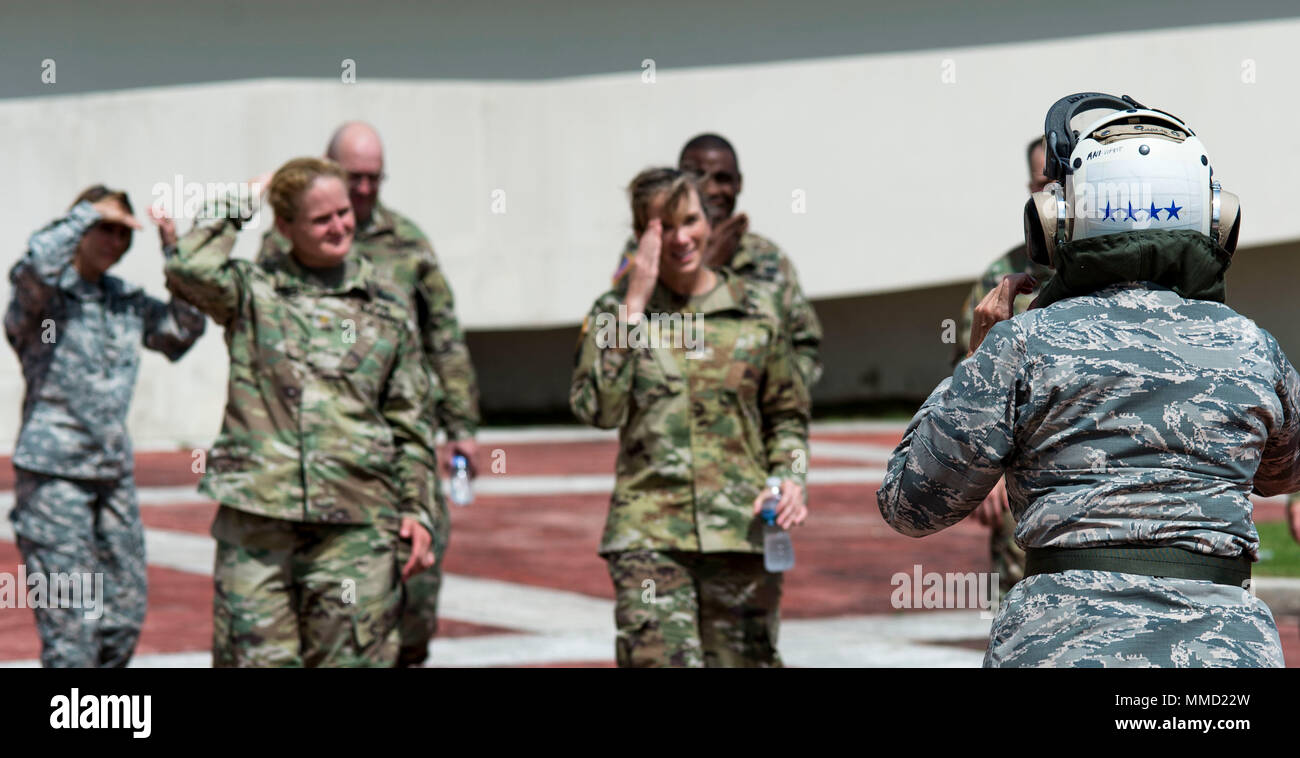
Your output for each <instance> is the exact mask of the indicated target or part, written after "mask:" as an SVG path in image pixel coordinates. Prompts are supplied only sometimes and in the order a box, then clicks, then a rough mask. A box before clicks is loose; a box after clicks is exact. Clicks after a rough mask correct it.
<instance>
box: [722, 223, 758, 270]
mask: <svg viewBox="0 0 1300 758" xmlns="http://www.w3.org/2000/svg"><path fill="white" fill-rule="evenodd" d="M761 242H762V238H761V237H759V236H758V235H757V234H754V233H753V232H749V231H747V232H745V233H744V234H742V235H740V245H739V247H737V248H736V253H735V255H733V256H731V262H730V263H729V264H727V268H730V269H731V270H733V271H741V270H743V269H744V268H745V267H746V266H752V265H754V263H755V260H754V254H755V251H756V250H757V249H758V246H759V245H760V244H761Z"/></svg>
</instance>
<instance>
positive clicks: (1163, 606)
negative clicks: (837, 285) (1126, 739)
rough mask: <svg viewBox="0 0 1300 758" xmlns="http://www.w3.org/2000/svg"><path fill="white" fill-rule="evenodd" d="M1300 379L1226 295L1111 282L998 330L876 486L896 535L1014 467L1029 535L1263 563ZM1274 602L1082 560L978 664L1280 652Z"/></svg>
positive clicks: (913, 531)
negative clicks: (1260, 529) (1264, 502)
mask: <svg viewBox="0 0 1300 758" xmlns="http://www.w3.org/2000/svg"><path fill="white" fill-rule="evenodd" d="M1297 402H1300V378H1298V377H1297V375H1296V370H1295V369H1294V368H1293V367H1292V366H1291V364H1290V362H1288V360H1287V358H1286V356H1285V355H1284V354H1283V353H1282V350H1281V348H1280V347H1279V346H1278V344H1277V342H1276V341H1275V340H1274V339H1273V337H1272V336H1271V335H1269V334H1268V333H1267V332H1265V331H1264V330H1263V329H1260V328H1259V327H1258V326H1256V325H1255V323H1254V322H1253V321H1251V320H1250V319H1247V318H1245V317H1243V316H1241V315H1238V314H1237V313H1236V312H1234V311H1233V310H1232V309H1231V308H1228V307H1227V306H1226V305H1223V304H1220V303H1216V302H1211V301H1208V300H1193V299H1186V298H1183V297H1182V296H1180V295H1178V294H1176V293H1175V292H1173V291H1172V290H1169V289H1166V288H1163V287H1160V286H1158V285H1154V284H1150V283H1126V284H1116V285H1112V286H1109V287H1106V288H1103V289H1101V290H1099V291H1097V292H1095V293H1093V294H1091V295H1087V296H1083V297H1071V298H1068V299H1064V300H1060V301H1058V302H1055V303H1053V304H1052V305H1049V306H1048V307H1046V308H1042V309H1038V310H1031V311H1029V312H1027V313H1024V314H1022V315H1019V316H1016V317H1014V318H1012V319H1010V320H1008V321H1004V322H1001V323H999V324H997V325H996V326H994V327H993V328H992V329H991V330H990V331H989V333H988V335H987V336H986V338H985V340H984V342H983V344H981V345H980V347H979V349H978V350H977V351H976V353H975V354H974V355H973V356H971V357H970V358H968V359H966V360H964V361H962V362H961V363H960V364H959V365H958V366H957V369H956V371H955V373H954V374H953V376H952V377H951V378H949V379H945V380H944V381H943V382H942V383H940V384H939V386H938V387H937V388H936V389H935V390H934V392H933V393H932V394H931V395H930V397H929V399H927V400H926V401H925V403H924V405H923V406H922V407H921V410H920V411H918V412H917V414H916V417H915V418H913V419H912V422H911V424H910V425H909V426H908V428H907V431H906V433H905V434H904V436H903V440H902V442H901V443H900V444H899V446H898V448H897V449H896V450H895V451H894V454H893V457H892V458H891V459H890V461H889V465H888V469H887V473H886V476H885V480H884V482H883V484H882V486H881V488H880V490H879V491H878V492H877V499H878V502H879V506H880V511H881V513H882V515H883V516H884V518H885V520H886V521H887V522H889V524H890V525H891V526H893V527H894V528H895V529H896V530H898V531H899V532H902V533H903V534H907V535H911V536H921V535H925V534H930V533H933V532H936V531H938V530H940V529H943V528H945V527H948V526H951V525H953V524H955V523H957V522H958V521H960V520H961V519H962V518H964V517H965V516H966V515H967V514H969V513H970V512H971V511H973V510H974V509H975V508H976V507H977V506H978V505H979V504H980V502H981V501H982V500H983V499H984V497H985V495H987V494H988V492H989V491H990V490H991V489H992V488H993V486H994V485H995V484H996V483H997V480H998V479H999V478H1000V477H1002V476H1003V474H1004V473H1005V474H1006V479H1007V494H1008V499H1009V501H1010V506H1011V510H1012V513H1013V514H1014V515H1015V517H1016V519H1017V521H1018V522H1019V526H1018V527H1017V530H1016V542H1017V543H1019V544H1020V545H1021V546H1022V547H1025V548H1034V547H1092V546H1103V545H1132V544H1143V545H1164V546H1176V547H1180V548H1185V549H1188V550H1192V551H1196V552H1202V553H1208V554H1212V555H1218V556H1225V557H1235V556H1240V555H1242V554H1246V555H1249V556H1250V557H1251V558H1252V559H1254V560H1258V551H1259V538H1258V535H1257V533H1256V531H1255V527H1254V524H1253V521H1252V518H1251V507H1252V506H1251V501H1250V495H1251V493H1252V490H1253V491H1255V492H1258V493H1260V494H1263V495H1274V494H1280V493H1286V492H1291V491H1294V490H1297V489H1300V469H1298V468H1297V463H1298V462H1300V407H1298V406H1297ZM1281 663H1282V654H1281V648H1280V645H1279V643H1278V637H1277V629H1276V626H1275V625H1274V623H1273V619H1272V615H1271V614H1270V612H1269V610H1268V608H1267V606H1265V605H1264V604H1263V603H1262V602H1260V601H1259V600H1258V599H1256V598H1254V597H1253V596H1252V595H1251V594H1250V593H1249V592H1247V591H1246V590H1244V589H1237V588H1234V587H1227V586H1223V585H1217V584H1213V583H1211V582H1208V581H1201V580H1186V579H1167V578H1156V577H1147V576H1138V575H1133V574H1117V573H1110V572H1100V571H1082V570H1072V571H1065V572H1061V573H1056V574H1040V575H1037V576H1033V577H1029V578H1028V579H1026V580H1024V581H1021V582H1020V583H1018V584H1017V585H1016V587H1015V588H1014V589H1012V591H1011V592H1010V593H1009V594H1008V596H1007V597H1006V598H1005V603H1004V604H1003V606H1002V608H1001V610H1000V612H999V614H998V617H997V619H996V620H995V621H994V626H993V634H992V639H991V641H990V646H989V650H988V654H987V656H986V658H985V664H986V665H1054V666H1071V665H1165V666H1168V665H1238V666H1240V665H1281Z"/></svg>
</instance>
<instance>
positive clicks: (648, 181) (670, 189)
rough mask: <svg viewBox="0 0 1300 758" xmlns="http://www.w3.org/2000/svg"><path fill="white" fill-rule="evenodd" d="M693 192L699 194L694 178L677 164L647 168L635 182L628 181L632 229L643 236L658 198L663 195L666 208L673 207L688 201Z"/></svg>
mask: <svg viewBox="0 0 1300 758" xmlns="http://www.w3.org/2000/svg"><path fill="white" fill-rule="evenodd" d="M691 192H695V193H696V194H697V195H698V194H699V187H697V186H696V184H695V178H694V177H693V176H692V175H690V174H688V173H686V172H685V171H678V170H677V169H675V168H648V169H646V170H645V171H642V172H641V173H639V174H637V175H636V177H635V178H634V179H633V180H632V183H631V184H629V185H627V194H628V198H629V199H630V200H631V201H632V231H634V232H635V233H636V236H637V237H640V236H641V235H642V234H644V233H645V230H646V227H647V226H649V225H650V221H651V220H652V219H651V218H650V206H651V205H652V204H653V203H654V201H655V199H656V198H658V197H661V196H664V195H667V198H666V199H665V201H664V208H665V209H668V210H670V211H671V210H674V209H676V208H677V206H678V205H680V204H681V203H682V202H683V201H685V200H686V199H687V198H688V197H689V196H690V193H691Z"/></svg>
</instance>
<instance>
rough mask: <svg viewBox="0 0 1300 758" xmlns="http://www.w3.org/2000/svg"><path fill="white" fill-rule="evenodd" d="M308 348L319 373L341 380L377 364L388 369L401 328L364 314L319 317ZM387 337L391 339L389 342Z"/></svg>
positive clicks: (308, 358)
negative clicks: (342, 377) (340, 377)
mask: <svg viewBox="0 0 1300 758" xmlns="http://www.w3.org/2000/svg"><path fill="white" fill-rule="evenodd" d="M311 318H312V321H313V323H312V324H311V328H310V336H309V339H308V340H307V344H306V345H305V351H304V352H305V358H306V361H307V363H308V364H310V365H311V366H312V368H314V369H315V370H316V371H317V373H319V374H321V375H324V376H331V375H333V376H341V375H348V374H352V373H355V372H357V371H360V370H362V369H363V368H366V367H368V365H369V364H371V363H373V362H378V363H379V364H381V365H382V366H385V367H386V366H387V365H388V362H389V360H388V359H389V358H391V353H392V345H393V341H394V340H393V335H392V332H393V331H394V329H395V328H396V327H397V326H399V325H395V324H392V323H390V322H389V321H387V320H386V319H383V318H380V317H378V316H374V315H371V314H368V313H365V312H362V311H353V312H350V313H346V314H336V313H316V314H313V315H312V316H311ZM386 337H387V338H388V339H386Z"/></svg>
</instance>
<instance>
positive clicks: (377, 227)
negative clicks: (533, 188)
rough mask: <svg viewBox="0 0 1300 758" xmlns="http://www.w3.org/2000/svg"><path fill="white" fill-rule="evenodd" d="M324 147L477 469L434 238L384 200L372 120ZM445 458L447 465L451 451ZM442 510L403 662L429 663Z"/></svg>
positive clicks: (446, 422)
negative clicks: (405, 299)
mask: <svg viewBox="0 0 1300 758" xmlns="http://www.w3.org/2000/svg"><path fill="white" fill-rule="evenodd" d="M326 155H327V157H329V158H330V159H331V160H334V161H337V162H338V163H339V165H341V166H342V167H343V170H344V171H346V172H347V173H348V197H349V199H350V200H351V201H352V208H353V212H354V214H355V215H356V222H357V231H356V237H355V240H354V241H353V247H354V249H355V250H356V251H357V253H358V254H360V255H361V256H362V257H364V258H366V259H367V260H368V261H370V263H371V264H372V265H373V266H374V268H375V271H376V274H377V275H378V276H379V277H380V278H382V279H384V280H385V281H388V282H391V283H392V284H393V285H394V287H395V288H396V289H397V290H399V291H401V292H404V293H407V294H408V296H409V297H410V298H411V307H412V310H413V311H414V312H415V314H416V323H417V325H418V328H419V330H420V340H421V345H422V347H423V348H424V354H425V358H426V360H427V362H428V366H429V369H430V370H431V371H432V373H433V377H434V379H435V380H436V381H437V385H438V386H437V390H438V396H437V397H438V399H437V401H436V409H437V415H436V421H437V423H438V424H440V425H441V427H442V429H443V430H444V431H445V432H446V434H447V438H448V440H449V442H450V448H451V450H450V452H451V455H456V454H460V455H464V456H465V457H466V459H468V460H469V462H470V473H471V475H473V474H474V456H475V453H476V452H477V446H476V444H475V441H474V436H475V435H476V434H477V432H478V424H479V411H478V385H477V382H476V381H475V376H474V367H473V365H472V364H471V363H470V356H469V348H468V347H467V346H466V344H465V335H464V333H463V332H462V331H461V328H460V322H458V321H457V320H456V311H455V302H454V299H453V297H452V293H451V287H450V286H449V285H448V284H447V280H446V278H445V277H444V276H443V274H442V269H441V268H440V267H439V266H438V259H437V257H436V256H435V255H434V252H433V246H432V245H431V244H430V243H429V240H428V238H427V237H425V236H424V233H423V232H421V231H420V229H419V228H418V227H417V226H416V225H415V223H414V222H412V221H411V220H410V219H408V218H407V217H405V216H403V215H401V214H400V213H398V212H397V211H394V210H392V209H391V208H388V207H387V206H385V205H383V204H382V203H380V202H379V184H380V182H381V181H382V180H383V177H384V154H383V147H382V145H381V143H380V141H379V135H378V133H376V132H375V130H374V129H373V128H371V127H370V126H369V125H367V124H363V123H359V122H350V123H347V124H344V125H343V126H341V127H339V128H338V130H337V131H335V132H334V136H333V137H332V138H331V139H330V143H329V147H328V148H327V150H326ZM288 250H289V246H288V241H287V240H285V239H284V237H283V236H281V235H279V234H276V233H275V232H274V231H272V232H268V233H267V235H266V236H265V237H264V238H263V239H262V250H261V252H260V254H259V257H258V260H259V261H260V262H263V263H268V262H272V261H276V260H282V259H283V258H284V256H286V255H287V254H288ZM451 455H449V456H448V459H449V460H448V462H445V463H444V468H447V469H448V470H449V467H450V462H449V461H450V458H451ZM438 507H439V508H440V509H441V510H442V511H443V513H442V517H441V518H440V520H439V521H438V525H439V531H438V533H436V534H434V541H435V543H436V548H437V549H436V551H435V552H436V554H437V556H438V562H437V564H435V565H434V567H433V569H432V570H430V571H426V572H423V573H421V574H418V575H417V576H414V577H412V578H411V580H410V581H408V582H407V583H406V601H405V604H404V607H403V611H402V631H401V636H402V647H401V655H400V656H399V659H398V665H401V666H413V665H418V664H420V663H423V662H424V660H425V658H426V657H428V654H429V642H430V641H431V640H432V639H433V637H434V635H435V634H436V633H437V630H438V591H439V589H440V588H441V586H442V558H443V556H445V555H446V552H447V544H448V541H449V539H450V537H451V518H450V515H449V514H448V513H446V501H445V498H444V496H443V493H442V492H439V493H438Z"/></svg>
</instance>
